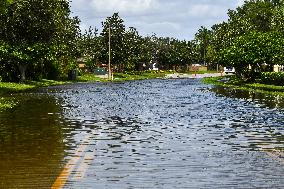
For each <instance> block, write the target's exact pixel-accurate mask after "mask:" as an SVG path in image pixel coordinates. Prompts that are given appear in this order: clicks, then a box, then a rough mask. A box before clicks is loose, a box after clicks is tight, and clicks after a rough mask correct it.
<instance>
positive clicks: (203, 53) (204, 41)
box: [195, 26, 212, 65]
mask: <svg viewBox="0 0 284 189" xmlns="http://www.w3.org/2000/svg"><path fill="white" fill-rule="evenodd" d="M211 36H212V34H211V31H210V30H208V29H207V28H205V27H203V26H202V27H201V28H200V29H199V30H198V32H197V33H196V34H195V41H196V42H197V44H198V46H199V52H200V60H202V62H203V64H204V65H207V62H206V60H207V51H208V47H209V45H210V43H211Z"/></svg>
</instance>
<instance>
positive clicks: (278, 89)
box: [203, 77, 284, 96]
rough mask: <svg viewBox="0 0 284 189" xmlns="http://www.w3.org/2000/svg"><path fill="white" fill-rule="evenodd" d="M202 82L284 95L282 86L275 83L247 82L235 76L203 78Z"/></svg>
mask: <svg viewBox="0 0 284 189" xmlns="http://www.w3.org/2000/svg"><path fill="white" fill-rule="evenodd" d="M203 82H204V83H208V84H213V85H218V86H224V87H229V88H234V89H237V90H246V91H254V92H259V93H267V94H270V95H280V96H284V87H283V86H276V85H268V84H261V83H257V82H255V83H247V82H245V81H243V80H240V79H238V78H236V77H227V78H226V77H215V78H204V79H203Z"/></svg>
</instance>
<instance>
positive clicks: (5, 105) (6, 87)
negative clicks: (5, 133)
mask: <svg viewBox="0 0 284 189" xmlns="http://www.w3.org/2000/svg"><path fill="white" fill-rule="evenodd" d="M64 83H67V82H63V81H53V80H42V81H27V82H25V83H8V82H0V111H3V110H7V109H11V108H13V107H15V106H16V105H17V101H16V99H15V98H14V97H13V96H11V94H14V93H20V92H26V91H29V90H33V89H36V88H40V87H47V86H52V85H60V84H64Z"/></svg>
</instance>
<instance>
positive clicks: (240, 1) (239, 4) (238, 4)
mask: <svg viewBox="0 0 284 189" xmlns="http://www.w3.org/2000/svg"><path fill="white" fill-rule="evenodd" d="M244 2H245V0H238V3H237V6H242V5H243V4H244Z"/></svg>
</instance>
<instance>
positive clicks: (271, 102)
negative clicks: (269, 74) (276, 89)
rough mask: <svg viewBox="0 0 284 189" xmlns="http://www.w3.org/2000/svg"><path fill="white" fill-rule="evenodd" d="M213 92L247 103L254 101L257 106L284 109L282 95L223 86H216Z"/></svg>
mask: <svg viewBox="0 0 284 189" xmlns="http://www.w3.org/2000/svg"><path fill="white" fill-rule="evenodd" d="M212 91H214V92H216V93H217V94H220V95H223V96H226V97H230V98H238V99H246V100H247V101H253V102H255V103H256V104H259V105H262V106H263V107H269V108H278V109H283V108H284V97H282V96H280V95H270V94H264V93H259V92H255V91H247V90H236V89H233V88H228V87H222V86H214V87H213V88H212Z"/></svg>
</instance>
